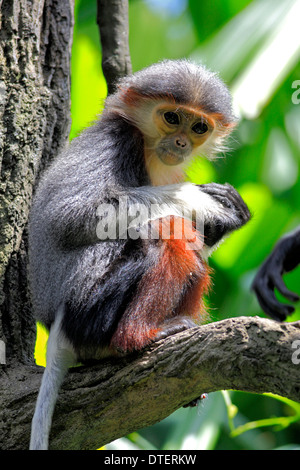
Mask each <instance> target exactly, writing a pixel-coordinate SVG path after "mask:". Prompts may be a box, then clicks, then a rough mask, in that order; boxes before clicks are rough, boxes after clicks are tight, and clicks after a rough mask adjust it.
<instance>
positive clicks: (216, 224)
mask: <svg viewBox="0 0 300 470" xmlns="http://www.w3.org/2000/svg"><path fill="white" fill-rule="evenodd" d="M193 211H195V212H196V217H197V218H198V219H199V220H200V223H199V224H198V225H199V227H200V229H201V230H202V231H203V230H204V243H205V245H207V246H208V247H212V246H213V245H215V244H216V243H218V242H219V241H220V240H221V239H222V238H223V236H224V235H225V234H226V233H228V232H230V231H232V230H235V229H237V228H239V227H241V226H242V225H244V224H245V223H246V222H247V221H248V220H249V218H250V213H249V210H248V208H247V206H246V205H245V203H244V201H243V200H242V198H241V197H240V195H239V194H238V192H237V191H236V190H235V189H234V188H233V187H232V186H230V185H221V184H215V183H211V184H206V185H199V186H197V185H194V184H192V183H181V184H176V185H168V186H159V187H152V186H141V187H137V188H122V187H119V188H116V187H115V188H113V189H111V188H110V190H109V191H107V192H105V196H103V197H102V198H101V197H98V198H95V199H94V198H91V199H90V200H89V201H88V200H86V201H83V202H82V203H80V198H78V199H77V200H75V199H74V201H73V203H69V202H68V201H67V202H66V200H64V201H62V202H60V201H59V200H58V197H57V202H56V204H55V205H54V210H53V211H50V213H51V214H52V219H51V220H52V230H53V231H54V233H55V236H56V238H57V239H58V240H59V241H60V243H61V244H62V245H63V246H64V247H65V248H72V247H76V246H81V245H89V244H94V243H99V242H100V241H103V240H105V239H107V238H105V237H108V238H109V237H110V236H111V237H112V238H115V239H116V238H118V237H119V236H120V235H122V236H124V235H125V236H126V234H125V233H124V230H125V231H126V230H127V229H128V226H130V227H131V228H133V229H134V228H135V227H138V226H143V225H146V224H147V223H148V222H149V221H151V220H155V219H158V218H163V217H168V216H172V215H174V216H179V217H180V216H183V215H184V216H185V217H188V218H190V219H191V220H192V218H193V217H194V213H193ZM124 214H125V215H124ZM121 219H122V220H121ZM124 224H125V225H124ZM126 224H127V225H126ZM201 224H202V226H201ZM108 227H110V228H111V230H110V229H109V228H108ZM120 227H121V228H120Z"/></svg>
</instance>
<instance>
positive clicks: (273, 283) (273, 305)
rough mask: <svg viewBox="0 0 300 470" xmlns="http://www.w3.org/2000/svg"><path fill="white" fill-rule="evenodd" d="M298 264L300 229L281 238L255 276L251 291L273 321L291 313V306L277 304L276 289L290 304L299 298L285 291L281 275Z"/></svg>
mask: <svg viewBox="0 0 300 470" xmlns="http://www.w3.org/2000/svg"><path fill="white" fill-rule="evenodd" d="M299 263H300V229H299V230H298V231H297V232H295V233H293V234H289V235H287V236H286V237H283V238H282V239H281V240H280V241H279V242H278V243H277V245H276V246H275V248H274V250H273V251H272V253H271V254H270V256H269V257H268V258H267V259H266V260H265V262H264V263H263V264H262V265H261V267H260V269H259V271H258V273H257V274H256V276H255V278H254V281H253V284H252V289H253V291H254V292H255V294H256V297H257V300H258V302H259V304H260V306H261V308H262V309H263V311H264V312H265V313H266V314H267V315H269V316H270V317H271V318H274V320H278V321H283V320H285V319H286V317H287V316H288V315H290V314H291V313H293V311H294V310H295V308H294V307H293V306H292V305H288V304H283V303H281V302H279V301H278V300H277V298H276V296H275V289H277V290H278V291H279V292H280V293H281V294H282V295H283V296H284V297H286V298H287V299H288V300H290V301H291V302H297V301H298V300H300V297H299V296H298V295H297V294H295V293H294V292H291V291H290V290H289V289H287V287H286V285H285V283H284V282H283V279H282V275H283V274H284V273H286V272H289V271H292V270H293V269H294V268H295V267H296V266H298V264H299Z"/></svg>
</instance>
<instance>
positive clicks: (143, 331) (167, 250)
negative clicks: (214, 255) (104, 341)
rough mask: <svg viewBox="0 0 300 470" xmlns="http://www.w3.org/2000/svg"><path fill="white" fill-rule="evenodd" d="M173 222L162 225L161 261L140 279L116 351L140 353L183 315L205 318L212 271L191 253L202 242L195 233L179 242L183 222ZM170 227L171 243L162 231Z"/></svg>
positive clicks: (115, 343) (115, 337)
mask: <svg viewBox="0 0 300 470" xmlns="http://www.w3.org/2000/svg"><path fill="white" fill-rule="evenodd" d="M167 219H168V218H167ZM170 219H171V220H170V221H167V220H166V219H162V220H161V221H160V222H162V223H161V227H160V228H159V230H160V235H161V238H160V240H159V241H158V244H159V250H160V256H159V261H158V262H157V264H156V265H155V266H154V267H152V268H151V269H150V270H149V271H148V272H147V273H146V274H145V275H144V277H143V278H142V279H141V281H140V284H139V287H138V290H137V293H136V295H135V298H134V299H133V301H132V302H131V304H130V305H129V307H128V308H127V310H126V311H125V313H124V315H123V316H122V318H121V320H120V322H119V324H118V327H117V330H116V332H115V333H114V335H113V337H112V340H111V347H113V348H116V349H121V350H125V351H131V350H139V349H141V348H143V347H144V346H145V345H147V344H148V343H149V342H151V340H153V339H154V338H155V336H156V335H157V333H158V332H159V331H160V330H161V329H162V328H163V323H164V321H165V320H168V319H170V318H174V317H176V316H183V315H184V316H189V317H191V318H193V319H194V320H199V319H201V317H202V316H204V315H205V312H204V308H203V300H202V298H203V295H205V294H206V293H207V291H208V289H209V285H210V276H209V268H208V266H207V265H206V263H205V262H204V261H203V260H202V258H201V256H200V255H199V254H198V252H196V251H193V250H190V249H188V244H189V243H190V241H193V243H198V244H199V246H202V241H201V239H200V237H199V235H198V234H197V235H196V233H195V231H194V230H192V229H191V230H190V231H189V230H187V229H185V234H184V236H183V237H182V238H181V239H176V238H175V233H176V232H178V231H179V230H180V227H182V223H183V220H182V219H181V218H179V217H171V218H170ZM157 223H159V222H158V221H157ZM167 223H170V230H169V231H170V237H169V238H168V239H166V238H163V230H162V227H163V225H166V224H167ZM195 237H196V240H195Z"/></svg>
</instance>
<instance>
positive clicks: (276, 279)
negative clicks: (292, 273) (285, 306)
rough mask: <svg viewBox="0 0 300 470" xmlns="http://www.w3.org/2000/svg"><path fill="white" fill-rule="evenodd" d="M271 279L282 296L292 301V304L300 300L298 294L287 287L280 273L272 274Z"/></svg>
mask: <svg viewBox="0 0 300 470" xmlns="http://www.w3.org/2000/svg"><path fill="white" fill-rule="evenodd" d="M271 279H272V282H273V284H274V286H275V287H276V289H277V290H278V291H279V292H280V294H282V295H283V296H284V297H286V298H287V299H288V300H290V301H291V302H298V300H300V297H299V295H298V294H296V292H292V291H291V290H289V289H288V288H287V287H286V285H285V283H284V282H283V279H282V277H281V275H280V274H279V273H278V272H276V273H272V275H271Z"/></svg>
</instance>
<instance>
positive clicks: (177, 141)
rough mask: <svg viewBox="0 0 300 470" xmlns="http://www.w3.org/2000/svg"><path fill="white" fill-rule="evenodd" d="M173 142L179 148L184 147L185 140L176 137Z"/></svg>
mask: <svg viewBox="0 0 300 470" xmlns="http://www.w3.org/2000/svg"><path fill="white" fill-rule="evenodd" d="M175 144H176V145H177V147H180V148H182V149H183V148H184V147H186V141H185V140H184V139H182V138H180V137H178V138H177V139H176V140H175Z"/></svg>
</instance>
